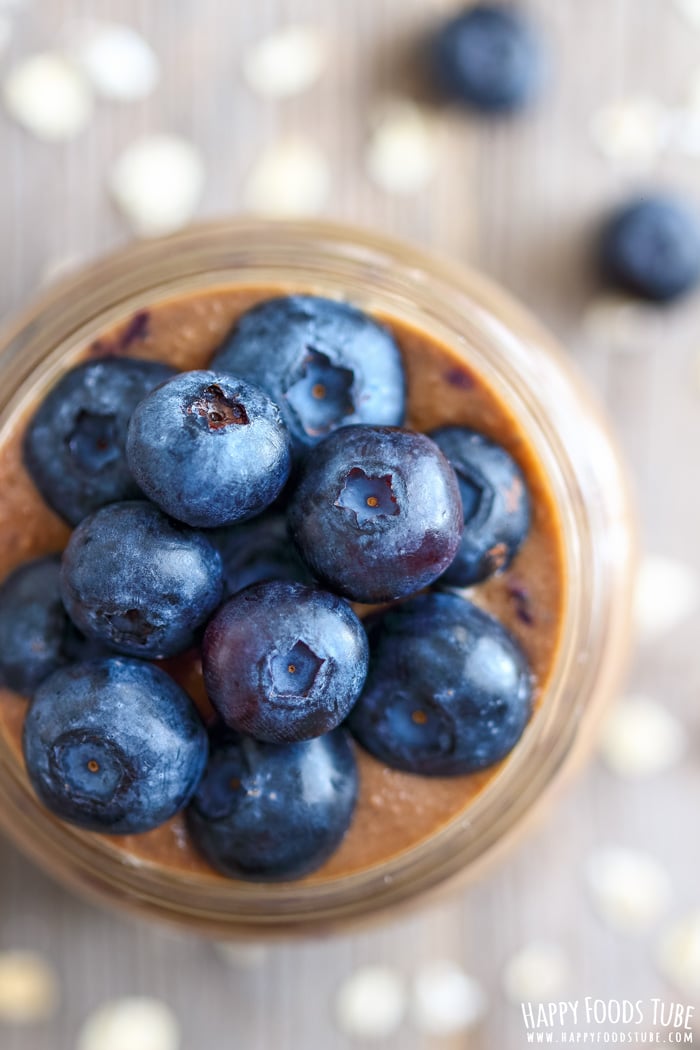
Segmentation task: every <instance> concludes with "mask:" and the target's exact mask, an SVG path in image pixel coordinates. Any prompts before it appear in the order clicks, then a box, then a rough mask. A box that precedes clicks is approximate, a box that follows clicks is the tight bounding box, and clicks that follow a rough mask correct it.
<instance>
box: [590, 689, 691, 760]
mask: <svg viewBox="0 0 700 1050" xmlns="http://www.w3.org/2000/svg"><path fill="white" fill-rule="evenodd" d="M686 742H687V741H686V734H685V730H684V729H683V726H682V725H681V723H680V722H679V721H678V720H677V719H676V718H674V717H673V715H671V714H669V712H668V711H667V710H666V708H665V707H663V706H662V705H661V704H659V703H657V701H656V700H652V699H651V697H648V696H629V697H625V698H624V699H622V700H620V702H619V703H617V704H616V705H615V707H613V709H612V710H611V711H610V714H609V715H608V717H607V718H606V720H605V722H604V723H603V728H602V732H601V737H600V753H601V755H602V757H603V759H604V760H605V762H606V763H607V765H608V766H609V767H610V769H612V771H613V772H614V773H617V774H618V776H621V777H629V778H634V777H645V776H651V775H652V774H654V773H660V772H662V771H663V770H665V769H671V768H672V767H673V766H674V765H676V763H678V762H679V761H680V759H681V758H682V757H683V754H684V752H685V750H686Z"/></svg>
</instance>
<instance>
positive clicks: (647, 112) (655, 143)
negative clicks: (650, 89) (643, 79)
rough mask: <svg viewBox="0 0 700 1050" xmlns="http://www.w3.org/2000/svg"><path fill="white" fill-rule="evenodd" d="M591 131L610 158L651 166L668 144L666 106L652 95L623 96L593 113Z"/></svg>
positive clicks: (593, 137) (601, 149)
mask: <svg viewBox="0 0 700 1050" xmlns="http://www.w3.org/2000/svg"><path fill="white" fill-rule="evenodd" d="M589 131H590V135H591V139H592V140H593V143H594V145H595V146H596V147H597V149H598V150H599V152H600V153H601V154H602V155H603V156H604V157H605V158H606V159H607V160H610V161H614V162H618V163H622V164H630V165H639V166H647V165H649V164H650V163H651V162H652V161H654V160H655V159H656V157H657V156H658V155H659V154H660V152H661V151H662V149H663V148H664V146H665V145H666V142H667V138H668V118H667V113H666V109H665V107H664V106H663V105H661V103H660V102H658V101H657V100H656V99H655V98H651V97H646V96H640V97H638V98H625V99H620V100H618V101H616V102H611V103H609V104H608V105H606V106H603V107H602V108H601V109H599V110H598V111H597V112H596V113H594V114H593V116H592V118H591V122H590V127H589Z"/></svg>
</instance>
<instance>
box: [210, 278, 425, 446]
mask: <svg viewBox="0 0 700 1050" xmlns="http://www.w3.org/2000/svg"><path fill="white" fill-rule="evenodd" d="M214 367H216V368H222V369H225V370H227V371H229V372H234V373H235V374H236V375H239V376H243V377H244V378H245V379H248V380H250V382H251V383H257V384H258V385H259V386H261V387H262V388H263V390H266V391H267V392H268V394H269V395H270V397H271V398H272V399H273V401H276V402H277V404H278V405H279V406H280V408H281V410H282V415H283V416H284V420H285V422H286V424H287V426H288V428H289V432H290V434H291V436H292V441H293V443H294V446H295V448H296V450H297V451H299V452H300V451H303V449H305V448H308V447H309V446H310V445H314V444H315V443H316V442H317V441H320V440H321V438H323V437H325V436H326V435H327V434H329V433H330V432H331V431H332V430H335V429H336V428H337V427H340V426H343V425H344V424H346V423H380V424H387V425H392V424H400V423H402V422H403V418H404V410H405V392H404V378H403V369H402V365H401V356H400V354H399V350H398V347H397V345H396V343H395V342H394V339H393V338H392V336H391V335H390V333H389V332H388V331H387V329H386V328H383V327H382V326H381V325H379V324H377V322H376V321H373V320H372V319H371V318H370V317H368V316H367V315H366V314H364V313H362V311H360V310H358V309H356V308H355V307H354V306H350V304H349V303H341V302H336V301H335V300H333V299H322V298H319V297H317V296H313V295H290V296H286V297H284V298H280V299H269V300H267V301H266V302H264V303H261V304H260V305H259V306H256V307H253V309H252V310H249V311H248V313H246V314H244V315H243V316H242V317H241V318H240V320H239V321H238V324H237V325H236V327H235V328H234V330H233V332H232V333H231V335H230V336H229V338H228V340H227V342H226V343H225V344H224V346H223V347H222V348H221V350H219V352H218V353H217V355H216V357H215V358H214Z"/></svg>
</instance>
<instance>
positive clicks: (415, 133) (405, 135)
mask: <svg viewBox="0 0 700 1050" xmlns="http://www.w3.org/2000/svg"><path fill="white" fill-rule="evenodd" d="M372 125H373V126H372V129H371V132H370V136H369V140H368V143H367V149H366V153H365V167H366V170H367V174H368V176H369V177H370V179H371V180H372V181H373V182H374V183H375V184H376V185H377V186H379V187H380V189H383V190H386V191H387V192H388V193H395V194H399V195H404V194H412V193H419V192H420V191H421V190H423V189H425V188H426V186H428V185H429V184H430V183H431V182H432V180H433V178H434V176H435V173H436V171H437V167H438V164H439V161H440V158H439V129H438V124H437V122H436V120H435V118H434V117H433V116H432V115H431V114H430V113H428V111H427V110H425V109H423V108H422V107H420V106H418V105H416V103H415V102H412V101H411V100H410V99H388V100H385V101H384V102H383V103H382V104H381V105H380V106H379V107H378V108H377V109H376V110H375V113H374V118H373V121H372Z"/></svg>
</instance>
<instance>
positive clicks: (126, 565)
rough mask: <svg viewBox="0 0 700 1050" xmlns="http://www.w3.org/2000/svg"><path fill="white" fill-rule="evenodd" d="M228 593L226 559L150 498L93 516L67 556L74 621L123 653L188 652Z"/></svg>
mask: <svg viewBox="0 0 700 1050" xmlns="http://www.w3.org/2000/svg"><path fill="white" fill-rule="evenodd" d="M222 590H223V584H222V570H221V558H220V557H219V553H218V551H216V550H215V549H214V547H212V545H211V543H210V542H209V540H208V539H207V538H206V536H204V535H203V534H202V533H199V532H196V531H195V530H193V529H189V528H187V527H186V526H184V525H180V524H178V523H177V522H174V521H171V520H170V519H169V518H166V516H165V515H164V514H163V513H162V512H161V511H159V510H158V508H157V507H155V506H153V504H152V503H146V502H145V501H140V500H133V501H130V502H126V503H112V504H111V505H110V506H108V507H103V508H102V510H98V511H97V512H96V513H95V514H92V515H90V517H88V518H86V519H85V521H83V522H81V524H80V525H79V526H78V528H77V529H76V530H75V532H74V533H73V535H72V536H71V538H70V542H69V544H68V546H67V548H66V550H65V553H64V555H63V565H62V567H61V593H62V596H63V601H64V603H65V606H66V608H67V610H68V613H69V615H70V617H71V619H72V620H73V622H74V623H75V624H76V625H77V627H78V628H79V629H80V630H81V631H82V632H83V633H84V634H85V635H87V636H88V637H89V638H96V639H98V640H100V641H103V642H105V643H106V644H108V645H110V646H111V647H112V648H113V649H116V650H117V652H120V653H126V654H133V655H136V656H143V657H145V658H153V657H161V656H174V655H175V654H176V653H179V652H182V651H183V650H184V649H187V648H188V647H189V646H190V645H192V643H193V641H194V637H195V631H196V629H197V628H198V627H199V626H200V625H201V624H202V623H204V621H205V620H206V619H208V617H209V616H210V615H211V613H212V612H213V611H214V609H215V608H216V606H217V605H218V604H219V601H220V600H221V595H222Z"/></svg>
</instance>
